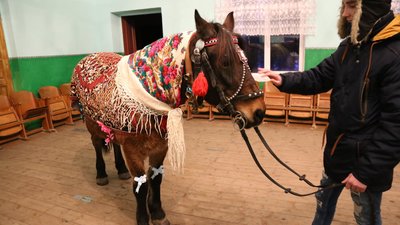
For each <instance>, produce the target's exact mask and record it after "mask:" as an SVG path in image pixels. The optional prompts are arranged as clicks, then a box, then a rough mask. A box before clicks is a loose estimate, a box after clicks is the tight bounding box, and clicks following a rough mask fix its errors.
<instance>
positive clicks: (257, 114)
mask: <svg viewBox="0 0 400 225" xmlns="http://www.w3.org/2000/svg"><path fill="white" fill-rule="evenodd" d="M264 115H265V112H264V111H263V110H261V109H257V110H256V111H255V112H254V121H255V122H256V123H261V122H262V120H263V119H264Z"/></svg>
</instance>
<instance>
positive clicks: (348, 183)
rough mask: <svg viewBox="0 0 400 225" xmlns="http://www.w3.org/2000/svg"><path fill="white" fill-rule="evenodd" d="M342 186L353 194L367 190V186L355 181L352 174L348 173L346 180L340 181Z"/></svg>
mask: <svg viewBox="0 0 400 225" xmlns="http://www.w3.org/2000/svg"><path fill="white" fill-rule="evenodd" d="M342 184H344V185H345V187H346V189H350V190H352V191H354V192H364V191H365V190H366V189H367V185H365V184H363V183H361V182H360V181H359V180H357V178H355V177H354V176H353V174H352V173H350V174H349V175H348V176H347V177H346V179H344V180H343V181H342Z"/></svg>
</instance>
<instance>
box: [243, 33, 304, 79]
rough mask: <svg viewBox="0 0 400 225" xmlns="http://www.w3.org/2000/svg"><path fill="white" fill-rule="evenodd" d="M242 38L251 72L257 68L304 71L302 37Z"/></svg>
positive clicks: (248, 36) (246, 36)
mask: <svg viewBox="0 0 400 225" xmlns="http://www.w3.org/2000/svg"><path fill="white" fill-rule="evenodd" d="M242 38H243V39H244V41H245V42H246V45H245V49H243V50H244V52H245V54H246V56H247V58H248V60H249V66H250V68H251V72H253V73H255V72H257V68H259V67H265V68H267V69H270V70H274V71H301V70H303V69H304V63H303V62H304V36H303V35H271V36H267V37H266V38H265V36H263V35H254V36H250V35H242ZM265 39H266V40H265ZM266 43H268V44H266Z"/></svg>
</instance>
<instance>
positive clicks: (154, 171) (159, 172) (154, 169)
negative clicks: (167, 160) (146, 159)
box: [151, 165, 164, 180]
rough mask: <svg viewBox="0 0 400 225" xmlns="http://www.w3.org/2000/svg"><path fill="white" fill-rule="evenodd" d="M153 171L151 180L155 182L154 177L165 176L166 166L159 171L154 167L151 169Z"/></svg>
mask: <svg viewBox="0 0 400 225" xmlns="http://www.w3.org/2000/svg"><path fill="white" fill-rule="evenodd" d="M151 169H152V170H153V175H152V176H151V179H152V180H153V179H154V177H156V176H157V175H158V174H164V166H163V165H161V166H160V167H159V168H158V169H157V168H154V167H152V168H151Z"/></svg>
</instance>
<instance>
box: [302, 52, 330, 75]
mask: <svg viewBox="0 0 400 225" xmlns="http://www.w3.org/2000/svg"><path fill="white" fill-rule="evenodd" d="M334 51H335V49H306V52H305V58H306V59H305V65H304V69H305V70H308V69H310V68H312V67H314V66H316V65H318V64H319V63H320V62H321V61H322V60H323V59H325V58H326V57H328V56H330V55H331V54H332V53H333V52H334Z"/></svg>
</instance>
